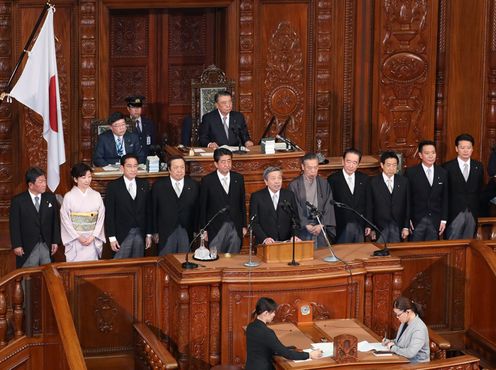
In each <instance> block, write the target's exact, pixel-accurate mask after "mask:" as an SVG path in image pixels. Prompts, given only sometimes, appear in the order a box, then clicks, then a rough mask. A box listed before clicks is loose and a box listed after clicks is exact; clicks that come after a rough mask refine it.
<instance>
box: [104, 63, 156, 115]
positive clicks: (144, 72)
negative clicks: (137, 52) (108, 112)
mask: <svg viewBox="0 0 496 370" xmlns="http://www.w3.org/2000/svg"><path fill="white" fill-rule="evenodd" d="M148 78H149V76H148V68H147V67H146V66H127V67H117V66H114V67H112V68H111V72H110V105H111V106H112V107H122V106H125V105H126V103H125V99H126V96H128V95H130V94H143V95H146V92H147V91H148Z"/></svg>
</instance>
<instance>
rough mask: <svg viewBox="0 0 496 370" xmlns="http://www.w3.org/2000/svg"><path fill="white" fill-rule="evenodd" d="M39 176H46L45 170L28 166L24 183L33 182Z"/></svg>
mask: <svg viewBox="0 0 496 370" xmlns="http://www.w3.org/2000/svg"><path fill="white" fill-rule="evenodd" d="M40 176H46V174H45V171H43V170H42V169H41V168H39V167H30V168H29V169H28V170H27V171H26V185H29V183H31V184H34V183H35V182H36V179H37V178H38V177H40Z"/></svg>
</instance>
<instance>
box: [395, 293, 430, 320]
mask: <svg viewBox="0 0 496 370" xmlns="http://www.w3.org/2000/svg"><path fill="white" fill-rule="evenodd" d="M393 308H396V309H398V310H401V311H406V310H412V311H413V312H415V314H417V315H418V316H423V315H424V311H423V310H422V305H420V303H417V302H414V301H412V300H411V299H409V298H406V297H403V296H399V297H398V298H396V299H395V300H394V302H393Z"/></svg>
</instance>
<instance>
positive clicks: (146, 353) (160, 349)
mask: <svg viewBox="0 0 496 370" xmlns="http://www.w3.org/2000/svg"><path fill="white" fill-rule="evenodd" d="M134 331H135V350H134V356H135V369H157V370H165V369H177V361H176V359H175V358H174V357H172V355H171V353H170V352H169V351H168V350H167V349H166V348H165V346H164V344H163V343H162V342H161V341H159V340H158V338H157V337H156V336H155V334H154V333H153V332H152V331H151V330H150V328H149V327H148V326H146V325H145V324H143V323H136V324H134Z"/></svg>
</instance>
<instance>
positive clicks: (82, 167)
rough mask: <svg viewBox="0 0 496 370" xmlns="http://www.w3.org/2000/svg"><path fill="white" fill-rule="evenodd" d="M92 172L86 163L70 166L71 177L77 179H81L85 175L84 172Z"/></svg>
mask: <svg viewBox="0 0 496 370" xmlns="http://www.w3.org/2000/svg"><path fill="white" fill-rule="evenodd" d="M88 171H90V172H93V170H92V169H91V167H90V166H88V165H87V164H86V163H78V164H75V165H74V166H72V168H71V177H72V178H74V179H77V178H78V177H82V176H84V175H86V172H88Z"/></svg>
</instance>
